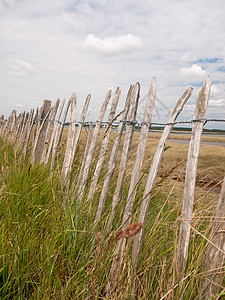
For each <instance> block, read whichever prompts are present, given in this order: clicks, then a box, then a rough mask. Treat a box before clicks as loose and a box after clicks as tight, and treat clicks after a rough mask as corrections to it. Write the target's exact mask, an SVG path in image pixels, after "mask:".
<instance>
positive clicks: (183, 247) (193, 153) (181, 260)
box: [177, 76, 211, 277]
mask: <svg viewBox="0 0 225 300" xmlns="http://www.w3.org/2000/svg"><path fill="white" fill-rule="evenodd" d="M210 88H211V79H210V77H209V76H207V77H206V80H205V82H204V84H203V86H202V88H201V90H200V92H199V95H198V98H197V101H196V109H195V114H194V120H196V121H194V123H193V126H192V135H191V140H190V144H189V151H188V158H187V165H186V175H185V188H184V198H183V206H182V213H181V224H180V234H179V245H178V252H177V263H178V273H179V277H180V276H182V275H183V274H184V271H185V268H186V262H187V257H188V249H189V241H190V232H191V227H190V225H191V222H192V215H193V204H194V197H195V183H196V173H197V163H198V156H199V148H200V142H201V135H202V130H203V126H204V118H205V116H206V110H207V106H208V101H209V94H210ZM199 119H200V120H199ZM202 119H203V120H202Z"/></svg>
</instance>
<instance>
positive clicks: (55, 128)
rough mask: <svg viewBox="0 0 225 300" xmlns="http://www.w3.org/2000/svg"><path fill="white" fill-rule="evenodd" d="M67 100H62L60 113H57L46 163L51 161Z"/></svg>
mask: <svg viewBox="0 0 225 300" xmlns="http://www.w3.org/2000/svg"><path fill="white" fill-rule="evenodd" d="M65 102H66V100H65V99H64V100H63V101H62V103H61V105H60V107H59V111H58V114H57V117H56V120H55V125H54V127H53V131H52V135H51V138H50V142H49V146H48V151H47V155H46V158H45V161H44V164H45V165H47V164H48V162H49V158H50V155H51V152H52V147H53V143H54V142H55V136H56V133H57V132H58V130H59V127H60V122H59V120H60V117H61V114H62V111H63V107H64V105H65Z"/></svg>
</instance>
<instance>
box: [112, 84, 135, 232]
mask: <svg viewBox="0 0 225 300" xmlns="http://www.w3.org/2000/svg"><path fill="white" fill-rule="evenodd" d="M139 95H140V84H139V82H137V83H136V84H135V85H134V87H133V89H132V91H131V101H130V108H129V112H128V115H127V127H126V134H125V139H124V144H123V150H122V156H121V161H120V168H119V175H118V179H117V184H116V189H115V192H114V196H113V200H112V210H111V214H110V216H109V220H108V226H107V227H108V229H109V230H110V229H111V227H112V223H113V220H114V217H115V214H116V209H117V206H118V203H119V201H120V197H121V190H122V185H123V181H124V177H125V173H126V167H127V162H128V157H129V154H130V148H131V144H132V140H133V134H134V127H135V121H136V113H137V107H138V100H139Z"/></svg>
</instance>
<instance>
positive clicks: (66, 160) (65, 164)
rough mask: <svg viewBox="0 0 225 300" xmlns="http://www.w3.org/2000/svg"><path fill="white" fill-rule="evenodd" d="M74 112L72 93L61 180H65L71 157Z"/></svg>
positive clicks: (74, 122)
mask: <svg viewBox="0 0 225 300" xmlns="http://www.w3.org/2000/svg"><path fill="white" fill-rule="evenodd" d="M76 111H77V96H76V94H75V93H73V94H72V96H71V105H70V121H69V130H68V135H67V143H66V152H65V156H64V161H63V166H62V171H61V172H62V178H63V179H65V177H64V176H65V169H67V168H68V166H69V164H70V161H71V156H72V150H73V144H74V139H75V130H76Z"/></svg>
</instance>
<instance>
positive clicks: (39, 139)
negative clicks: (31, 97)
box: [32, 100, 52, 163]
mask: <svg viewBox="0 0 225 300" xmlns="http://www.w3.org/2000/svg"><path fill="white" fill-rule="evenodd" d="M51 104H52V101H50V100H44V102H43V106H42V109H41V114H39V118H40V120H39V121H40V125H39V130H38V131H37V135H36V138H35V144H34V149H33V153H32V163H34V162H39V161H40V160H41V158H42V153H43V151H44V143H45V135H46V129H47V126H48V124H47V123H46V119H47V117H48V115H49V113H50V109H51Z"/></svg>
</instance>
